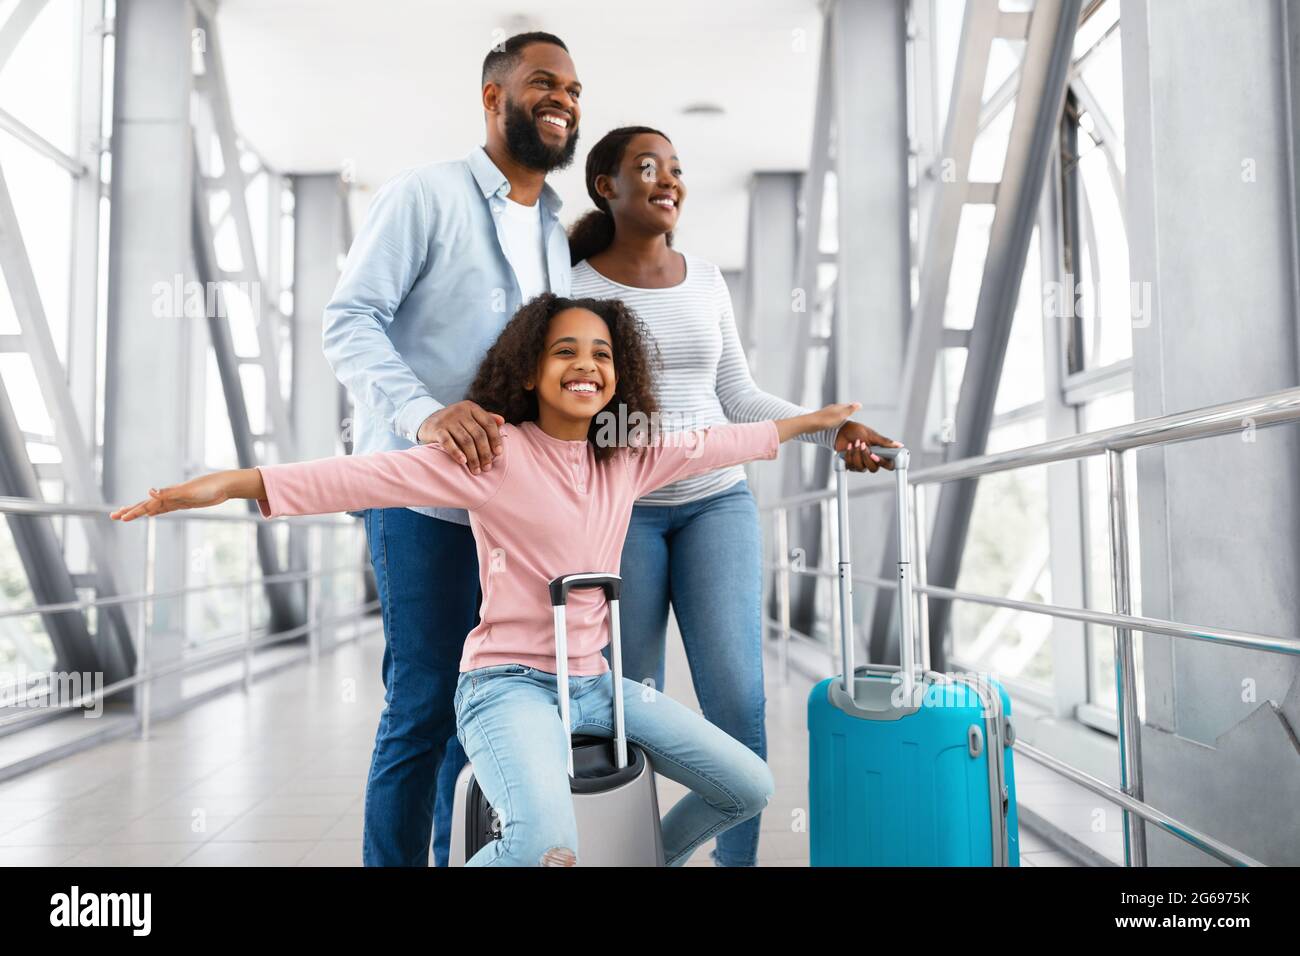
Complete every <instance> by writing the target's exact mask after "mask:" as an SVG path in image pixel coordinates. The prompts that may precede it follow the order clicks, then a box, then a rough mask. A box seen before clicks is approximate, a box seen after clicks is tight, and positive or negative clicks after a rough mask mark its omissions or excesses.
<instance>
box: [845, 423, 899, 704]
mask: <svg viewBox="0 0 1300 956" xmlns="http://www.w3.org/2000/svg"><path fill="white" fill-rule="evenodd" d="M871 450H872V452H873V453H875V454H876V455H879V456H880V457H881V458H887V459H890V460H892V461H893V462H894V485H895V488H896V489H897V495H898V503H897V507H896V508H895V509H894V511H895V513H896V515H897V520H896V521H895V530H896V532H897V535H898V611H899V633H898V644H899V648H900V657H901V661H902V669H901V672H900V677H901V680H902V685H903V686H902V690H903V700H905V701H910V700H911V699H912V693H913V684H914V681H915V675H916V654H915V645H916V635H915V629H914V626H913V621H912V611H913V599H912V536H911V522H910V520H909V518H910V512H909V511H908V495H907V466H908V461H909V459H910V457H911V456H910V455H909V454H908V451H907V449H906V448H877V447H873V448H872V449H871ZM846 468H847V466H846V465H845V464H844V453H843V452H837V453H836V455H835V497H836V504H837V507H836V509H835V510H836V513H837V516H838V521H839V555H838V558H839V560H838V576H839V594H840V642H841V644H840V656H841V659H842V660H843V661H844V675H843V686H844V693H845V694H846V695H847V696H848V699H849V700H853V690H854V671H855V668H854V664H853V577H852V574H853V567H852V562H851V561H850V555H851V554H852V552H851V551H850V549H849V486H848V479H847V476H846V474H845V471H846Z"/></svg>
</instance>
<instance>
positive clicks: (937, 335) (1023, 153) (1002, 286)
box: [870, 0, 1095, 669]
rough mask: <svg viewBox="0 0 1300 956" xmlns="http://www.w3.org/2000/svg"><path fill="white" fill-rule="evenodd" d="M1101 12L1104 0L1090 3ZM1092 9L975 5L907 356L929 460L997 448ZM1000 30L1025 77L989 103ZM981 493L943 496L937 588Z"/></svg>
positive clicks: (989, 0)
mask: <svg viewBox="0 0 1300 956" xmlns="http://www.w3.org/2000/svg"><path fill="white" fill-rule="evenodd" d="M1094 8H1095V4H1094V5H1093V7H1092V8H1090V9H1094ZM1082 10H1083V2H1082V0H1037V3H1036V4H1035V5H1034V8H1033V10H1032V11H1031V12H1030V13H1028V14H1024V13H1010V12H1006V11H1002V10H1000V9H999V6H998V3H997V0H970V2H969V3H967V5H966V12H965V19H964V21H963V24H962V35H961V42H960V47H959V50H958V54H957V66H956V71H955V74H954V77H953V90H952V95H951V98H950V100H949V107H948V122H947V126H946V127H945V133H944V146H943V150H942V152H941V157H942V169H941V170H940V171H939V176H938V179H939V186H938V189H937V192H936V195H935V201H934V203H933V205H932V207H931V209H930V223H929V227H928V229H927V235H926V242H925V247H924V249H925V251H924V253H923V256H922V259H921V263H920V268H921V274H920V290H919V296H918V301H917V304H916V308H915V310H914V315H913V320H912V323H911V327H910V329H909V335H908V343H907V352H906V357H905V359H904V374H903V388H902V395H901V397H902V402H903V415H902V423H903V424H902V429H901V432H902V434H901V437H902V439H903V441H904V442H905V443H906V444H908V445H909V446H910V447H911V448H912V449H913V450H914V454H918V455H919V456H920V457H921V460H922V464H923V465H924V464H926V463H929V461H933V460H934V459H935V458H937V457H943V458H945V459H947V460H952V459H956V458H965V457H970V456H974V455H978V454H981V453H982V452H983V451H984V449H985V444H986V441H987V438H988V433H989V429H990V427H991V424H992V419H993V404H994V399H995V397H996V395H997V387H998V384H999V381H1000V380H1001V371H1002V361H1003V358H1004V356H1005V353H1006V344H1007V339H1008V337H1009V335H1010V331H1011V320H1012V317H1013V315H1014V312H1015V304H1016V299H1017V296H1018V295H1019V289H1020V280H1021V277H1022V275H1023V272H1024V264H1025V258H1026V255H1027V252H1028V248H1029V240H1030V237H1031V235H1032V231H1033V226H1034V222H1035V220H1036V217H1037V212H1038V206H1039V200H1040V197H1041V195H1042V188H1043V182H1044V180H1045V178H1046V175H1047V170H1048V168H1049V165H1050V163H1051V161H1052V157H1053V146H1054V143H1055V137H1056V133H1057V126H1058V122H1059V120H1060V116H1061V109H1062V106H1063V103H1064V99H1065V90H1066V85H1067V82H1068V79H1069V75H1070V69H1071V61H1072V53H1073V43H1074V36H1075V32H1076V30H1077V28H1078V24H1079V22H1080V15H1081V13H1082ZM999 37H1001V38H1006V39H1023V40H1024V41H1025V49H1024V56H1023V59H1022V62H1021V67H1020V70H1019V72H1018V74H1017V75H1016V76H1015V77H1014V81H1015V86H1014V91H1013V90H1012V88H1010V87H1008V86H1007V84H1004V88H1003V89H999V90H998V91H997V92H995V93H994V95H993V96H992V97H991V98H990V101H989V102H988V103H982V102H981V97H982V92H983V87H984V82H985V77H986V74H987V72H988V62H989V54H990V51H991V49H992V45H993V42H994V40H995V39H997V38H999ZM1013 101H1014V104H1015V113H1014V116H1013V119H1012V124H1011V133H1010V136H1009V139H1008V144H1007V150H1006V155H1005V158H1004V162H1003V167H1002V178H1001V181H1000V182H998V183H977V182H972V181H971V180H970V178H969V168H970V159H971V154H972V151H973V149H974V145H975V140H976V137H977V136H978V135H979V131H980V128H981V125H987V124H988V123H989V122H991V121H992V119H993V118H994V117H995V116H996V115H997V113H998V112H999V111H1000V110H1001V109H1003V108H1005V107H1006V106H1007V105H1009V104H1010V103H1011V102H1013ZM977 103H978V104H980V108H979V109H976V108H973V107H972V104H977ZM968 203H991V204H992V205H993V207H994V213H993V225H992V227H991V229H990V233H989V245H988V251H987V255H986V257H985V262H984V271H983V275H982V278H981V282H980V292H979V297H978V300H977V304H976V309H975V316H974V322H973V324H972V327H971V330H970V332H969V334H967V335H962V336H958V337H948V336H946V330H945V329H944V326H943V316H944V310H945V306H946V303H947V298H948V284H949V278H950V274H951V270H952V262H953V257H954V255H955V252H956V245H957V231H958V226H959V224H960V221H961V214H962V210H963V208H964V206H965V205H966V204H968ZM948 344H952V345H956V346H957V347H964V348H966V350H967V354H966V365H965V372H964V374H963V377H962V384H961V388H960V391H959V395H958V402H957V411H956V422H955V429H954V432H953V434H952V435H951V439H952V440H951V442H948V443H945V444H944V445H943V446H942V453H941V455H936V454H935V453H934V452H933V451H932V448H933V443H932V442H931V436H930V434H929V433H928V429H927V423H928V422H929V421H930V417H931V408H930V400H931V394H932V388H933V384H934V377H935V371H936V365H937V363H938V360H939V358H940V354H941V350H942V349H943V348H944V347H945V346H946V345H948ZM974 499H975V484H974V482H973V481H963V482H959V483H956V484H954V485H952V486H950V487H947V488H945V489H944V491H943V494H942V496H941V497H940V500H939V506H938V511H937V514H936V517H935V520H934V523H933V529H934V530H933V535H932V538H931V541H930V545H929V548H928V555H929V557H928V565H929V573H930V580H931V581H932V582H933V583H934V584H936V585H940V586H945V587H953V586H954V585H955V584H956V579H957V573H958V570H959V568H960V563H961V554H962V550H963V548H964V546H965V542H966V533H967V530H968V528H969V525H970V517H971V512H972V509H973V506H974ZM885 550H886V552H887V553H886V554H885V555H884V557H883V560H882V565H881V567H882V576H888V570H889V568H891V567H892V566H893V563H894V562H895V560H896V558H895V556H894V554H893V553H892V548H891V547H886V549H885ZM893 604H894V602H893V600H892V598H891V596H890V595H887V594H882V595H880V596H879V599H878V600H877V603H876V605H875V613H874V616H873V620H872V627H871V639H870V641H871V643H870V655H871V659H873V660H888V659H889V656H888V655H889V654H890V653H891V651H892V649H891V647H890V644H891V630H892V625H893V620H892V619H893V617H894V615H893ZM930 605H931V607H930V619H931V622H932V625H933V626H932V628H931V649H930V651H931V660H932V662H933V663H934V666H935V667H936V668H937V669H943V667H944V666H945V652H944V634H945V629H946V626H947V623H948V619H949V614H950V609H951V604H950V602H947V601H940V600H931V601H930Z"/></svg>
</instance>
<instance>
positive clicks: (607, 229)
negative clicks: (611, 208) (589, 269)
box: [569, 200, 614, 266]
mask: <svg viewBox="0 0 1300 956" xmlns="http://www.w3.org/2000/svg"><path fill="white" fill-rule="evenodd" d="M602 202H603V200H602ZM613 241H614V217H613V216H611V215H610V214H609V213H608V212H607V211H606V210H604V209H593V210H591V211H590V212H588V213H585V214H583V216H582V218H581V219H579V220H578V221H577V222H575V223H574V224H573V225H572V226H570V227H569V263H570V265H575V266H576V265H577V264H578V263H579V262H581V261H582V260H583V259H590V258H591V257H592V256H594V255H595V254H596V253H598V252H604V251H605V250H606V249H608V248H609V245H610V243H612V242H613Z"/></svg>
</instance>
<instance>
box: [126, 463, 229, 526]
mask: <svg viewBox="0 0 1300 956" xmlns="http://www.w3.org/2000/svg"><path fill="white" fill-rule="evenodd" d="M230 474H232V473H231V472H224V471H218V472H213V473H212V474H208V475H201V476H200V477H198V478H191V479H190V480H189V481H185V482H181V484H179V485H170V486H168V487H166V488H163V489H162V490H161V491H160V490H159V489H157V488H150V489H149V497H148V498H146V499H145V500H144V501H141V502H139V503H138V504H134V505H129V506H127V507H123V508H118V509H117V510H116V511H114V512H113V513H112V514H110V515H109V517H110V518H113V519H115V520H117V521H132V520H134V519H136V518H139V517H142V516H145V515H149V516H153V515H160V514H166V513H167V512H168V511H180V510H182V509H184V508H210V507H212V506H213V505H219V504H221V503H222V502H223V501H226V500H227V499H229V498H231V497H232V494H231V483H230V481H229V480H228V476H229V475H230Z"/></svg>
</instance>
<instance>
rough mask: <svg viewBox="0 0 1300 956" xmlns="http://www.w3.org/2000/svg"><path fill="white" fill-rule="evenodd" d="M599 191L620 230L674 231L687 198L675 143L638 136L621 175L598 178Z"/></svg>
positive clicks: (626, 152) (630, 146) (625, 155)
mask: <svg viewBox="0 0 1300 956" xmlns="http://www.w3.org/2000/svg"><path fill="white" fill-rule="evenodd" d="M596 191H597V192H599V193H600V194H601V195H602V196H604V197H605V201H606V202H608V203H609V211H610V213H611V214H612V215H613V217H614V222H615V223H616V224H617V225H616V228H627V227H633V228H635V229H636V230H637V231H643V232H650V233H667V232H671V231H672V230H673V229H674V228H675V227H676V226H677V217H678V216H679V215H681V209H682V201H683V200H684V199H685V198H686V184H685V183H683V182H682V167H681V162H680V161H679V160H678V159H677V154H676V151H675V150H674V149H673V144H672V143H670V142H668V140H666V139H664V138H663V137H662V136H659V135H657V134H655V133H638V134H637V135H635V136H633V137H632V138H631V139H630V140H629V141H628V144H627V149H626V150H624V152H623V160H622V162H621V163H619V168H618V173H617V174H616V175H614V176H597V177H596Z"/></svg>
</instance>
